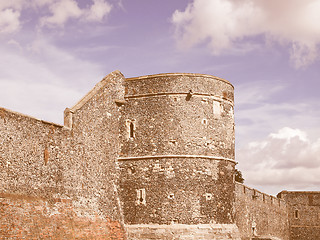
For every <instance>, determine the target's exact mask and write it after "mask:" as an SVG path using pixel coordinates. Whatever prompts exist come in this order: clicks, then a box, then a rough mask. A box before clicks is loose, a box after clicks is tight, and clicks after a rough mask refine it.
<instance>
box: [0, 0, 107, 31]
mask: <svg viewBox="0 0 320 240" xmlns="http://www.w3.org/2000/svg"><path fill="white" fill-rule="evenodd" d="M27 9H28V10H30V11H32V12H33V17H35V18H36V20H37V21H39V25H40V26H41V27H44V26H46V27H63V26H64V25H65V24H66V23H67V22H68V21H70V20H72V19H75V20H78V21H81V22H101V21H102V20H103V19H104V18H105V17H106V16H107V15H108V14H109V13H110V11H111V9H112V5H111V4H110V3H108V2H107V1H106V0H92V4H91V5H89V6H87V7H84V8H80V7H79V5H78V2H77V1H76V0H14V1H5V0H0V34H10V33H13V32H16V31H17V30H19V29H20V28H21V27H22V22H21V20H20V16H21V15H22V12H23V11H25V10H27ZM48 12H49V14H50V15H48Z"/></svg>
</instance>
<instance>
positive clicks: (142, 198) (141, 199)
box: [136, 188, 146, 205]
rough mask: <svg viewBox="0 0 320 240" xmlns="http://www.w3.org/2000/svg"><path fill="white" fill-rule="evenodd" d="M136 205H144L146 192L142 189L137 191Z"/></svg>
mask: <svg viewBox="0 0 320 240" xmlns="http://www.w3.org/2000/svg"><path fill="white" fill-rule="evenodd" d="M136 204H137V205H141V204H143V205H146V190H145V189H144V188H141V189H137V201H136Z"/></svg>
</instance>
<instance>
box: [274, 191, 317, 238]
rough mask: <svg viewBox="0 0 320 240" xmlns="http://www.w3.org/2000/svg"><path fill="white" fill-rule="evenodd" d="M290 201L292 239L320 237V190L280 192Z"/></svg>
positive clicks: (280, 195)
mask: <svg viewBox="0 0 320 240" xmlns="http://www.w3.org/2000/svg"><path fill="white" fill-rule="evenodd" d="M278 197H279V198H282V199H284V200H286V201H287V202H288V216H289V224H290V239H292V240H311V239H312V240H313V239H320V192H290V191H282V192H280V193H279V194H278Z"/></svg>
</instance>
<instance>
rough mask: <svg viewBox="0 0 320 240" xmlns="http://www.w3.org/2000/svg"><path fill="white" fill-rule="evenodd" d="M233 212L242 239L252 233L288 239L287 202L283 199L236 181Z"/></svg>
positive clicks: (283, 239) (248, 237)
mask: <svg viewBox="0 0 320 240" xmlns="http://www.w3.org/2000/svg"><path fill="white" fill-rule="evenodd" d="M235 212H236V214H235V221H236V224H237V226H238V228H239V231H240V233H241V239H242V240H249V239H251V238H252V237H253V236H254V235H256V236H260V237H261V236H265V237H275V238H278V239H282V240H289V222H288V214H287V204H286V202H285V201H284V200H282V199H280V198H276V197H274V196H270V195H267V194H264V193H262V192H260V191H258V190H256V189H253V188H249V187H247V186H245V185H243V184H240V183H236V199H235ZM253 228H255V230H253ZM254 231H255V233H254Z"/></svg>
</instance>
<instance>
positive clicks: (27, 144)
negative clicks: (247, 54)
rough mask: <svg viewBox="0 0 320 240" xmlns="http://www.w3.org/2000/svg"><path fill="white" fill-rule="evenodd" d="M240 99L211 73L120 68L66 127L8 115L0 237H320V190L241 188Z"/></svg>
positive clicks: (3, 112) (0, 162)
mask: <svg viewBox="0 0 320 240" xmlns="http://www.w3.org/2000/svg"><path fill="white" fill-rule="evenodd" d="M233 94H234V89H233V86H232V85H231V84H230V83H229V82H228V81H226V80H224V79H221V78H217V77H213V76H210V75H203V74H179V73H170V74H157V75H149V76H143V77H137V78H128V79H126V78H124V76H123V75H122V74H121V73H120V72H119V71H115V72H112V73H110V74H109V75H108V76H106V77H105V78H104V79H103V80H102V81H100V82H99V83H98V84H96V86H95V87H94V88H93V89H92V90H91V91H90V92H89V93H88V94H87V95H85V96H84V97H83V99H81V100H80V101H79V102H78V103H77V104H76V105H75V106H74V107H72V108H67V109H66V110H65V112H64V126H60V125H57V124H54V123H50V122H46V121H42V120H39V119H35V118H33V117H29V116H26V115H23V114H20V113H16V112H12V111H10V110H7V109H3V108H0V238H1V239H114V240H116V239H117V240H118V239H119V240H120V239H132V240H134V239H137V240H138V239H139V240H143V239H203V240H205V239H216V240H228V239H234V240H240V239H242V240H249V239H274V240H275V239H277V240H279V239H282V240H289V239H293V240H297V239H299V240H311V239H313V240H314V239H318V238H319V236H320V232H319V229H320V225H319V218H320V211H319V208H320V193H319V192H313V193H312V194H311V193H305V192H302V193H301V192H300V193H299V194H298V193H292V192H281V193H280V195H279V198H275V197H272V196H270V195H267V194H264V193H261V192H260V191H258V190H255V189H252V188H249V187H247V186H245V185H243V184H239V183H236V182H235V165H236V162H235V159H234V157H235V155H234V95H233ZM280 198H281V199H280ZM288 213H289V216H288ZM289 230H290V231H289ZM289 232H290V233H291V237H290V238H289Z"/></svg>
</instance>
